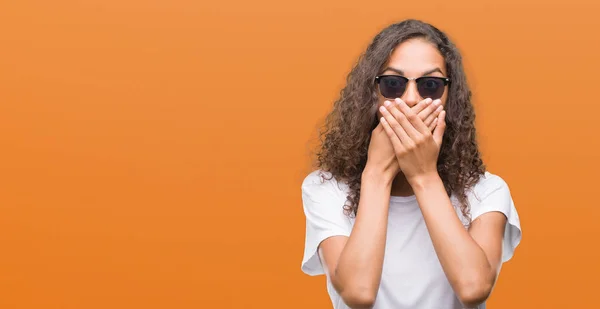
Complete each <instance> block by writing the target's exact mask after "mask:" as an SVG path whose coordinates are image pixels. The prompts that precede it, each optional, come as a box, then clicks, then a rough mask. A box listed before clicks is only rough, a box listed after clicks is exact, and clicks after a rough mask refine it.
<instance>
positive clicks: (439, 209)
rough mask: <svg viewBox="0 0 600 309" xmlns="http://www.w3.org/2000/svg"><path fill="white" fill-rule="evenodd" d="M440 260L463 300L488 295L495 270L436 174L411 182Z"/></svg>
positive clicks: (474, 299) (475, 299)
mask: <svg viewBox="0 0 600 309" xmlns="http://www.w3.org/2000/svg"><path fill="white" fill-rule="evenodd" d="M411 186H412V188H413V191H414V193H415V195H416V197H417V201H418V203H419V206H420V208H421V212H422V213H423V217H424V219H425V223H426V225H427V229H428V231H429V234H430V236H431V240H432V242H433V246H434V248H435V251H436V253H437V256H438V259H439V260H440V263H441V265H442V268H443V269H444V272H445V274H446V276H447V278H448V281H449V282H450V284H451V285H452V287H453V289H454V291H455V292H456V293H457V295H458V296H459V297H461V300H464V299H466V300H467V301H475V302H476V301H477V299H480V298H483V299H485V297H487V295H486V294H489V291H490V290H491V286H492V285H493V281H494V271H493V269H492V267H491V265H490V263H489V261H488V259H487V257H486V255H485V252H484V251H483V249H482V248H481V247H480V246H479V245H478V244H477V242H475V240H474V239H473V238H472V237H471V235H470V234H469V232H468V231H467V229H465V227H464V226H463V224H462V222H461V221H460V219H459V217H458V216H457V213H456V211H455V209H454V207H453V205H452V203H451V201H450V199H449V197H448V195H447V194H446V191H445V189H444V184H443V182H442V180H441V179H440V177H439V175H438V174H437V173H436V174H434V175H431V176H427V177H422V178H419V179H417V180H414V181H413V182H412V183H411Z"/></svg>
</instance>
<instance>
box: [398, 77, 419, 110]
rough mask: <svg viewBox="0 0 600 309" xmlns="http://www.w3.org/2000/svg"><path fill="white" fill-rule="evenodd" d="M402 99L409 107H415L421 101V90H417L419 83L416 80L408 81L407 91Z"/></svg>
mask: <svg viewBox="0 0 600 309" xmlns="http://www.w3.org/2000/svg"><path fill="white" fill-rule="evenodd" d="M401 99H402V101H404V102H405V103H406V105H408V106H409V107H413V106H415V105H417V103H419V100H420V99H421V95H419V91H418V90H417V83H415V81H414V80H411V81H409V82H408V85H406V91H404V94H403V95H402V98H401Z"/></svg>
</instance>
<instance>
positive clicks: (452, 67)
mask: <svg viewBox="0 0 600 309" xmlns="http://www.w3.org/2000/svg"><path fill="white" fill-rule="evenodd" d="M414 38H420V39H424V40H426V41H427V42H430V43H431V44H433V45H434V46H436V47H437V49H438V50H439V52H440V53H441V55H442V56H443V57H444V59H445V62H446V68H447V72H448V77H449V78H450V79H451V81H452V82H451V83H450V85H449V88H448V99H447V101H446V106H445V110H446V131H445V133H444V138H443V141H442V146H441V150H440V155H439V158H438V162H437V168H438V172H439V175H440V177H441V179H442V181H443V182H444V187H445V189H446V192H447V194H448V196H454V197H455V198H456V199H457V200H458V202H459V203H460V207H461V212H462V213H463V215H464V216H467V217H468V216H469V212H470V211H469V203H468V200H467V190H468V189H469V188H470V187H472V186H473V185H474V184H475V183H476V182H477V181H478V180H479V178H480V177H481V175H483V174H484V173H485V166H484V164H483V161H482V159H481V156H480V152H479V149H478V146H477V141H476V132H475V111H474V108H473V105H472V104H471V91H470V90H469V87H468V85H467V81H466V76H465V73H464V71H463V65H462V57H461V55H460V53H459V51H458V49H457V48H456V46H455V45H454V44H453V43H452V42H451V41H450V40H449V39H448V37H447V36H446V34H444V33H443V32H442V31H440V30H438V29H437V28H435V27H434V26H432V25H430V24H428V23H425V22H422V21H418V20H413V19H409V20H405V21H402V22H399V23H395V24H392V25H390V26H388V27H387V28H385V29H383V30H382V31H381V32H380V33H379V34H377V35H376V36H375V37H374V38H373V41H372V42H371V43H370V44H369V46H368V47H367V50H366V51H365V52H364V53H363V54H362V55H361V56H360V57H359V59H358V62H357V63H356V65H355V66H354V67H353V68H352V71H351V72H350V73H349V74H348V76H347V79H346V86H345V87H344V88H343V89H342V90H341V92H340V97H339V98H338V99H337V100H336V101H335V103H334V105H333V110H332V111H331V113H329V114H328V115H327V117H326V119H325V123H324V125H323V127H322V128H321V130H320V131H319V138H320V142H321V145H320V147H319V149H318V150H317V154H316V159H317V162H316V165H317V167H318V168H319V169H320V170H322V171H325V172H329V173H331V176H332V177H335V179H336V180H337V181H342V182H345V183H346V184H347V185H348V187H349V190H350V192H349V195H348V197H347V201H346V205H345V206H344V209H345V210H346V212H347V214H348V215H351V214H353V215H356V212H357V210H358V201H359V199H360V185H361V174H362V171H363V170H364V168H365V165H366V163H367V150H368V147H369V141H370V138H371V132H372V131H373V129H374V128H375V127H376V126H377V124H378V119H377V105H378V96H377V92H376V91H377V87H376V84H375V82H374V79H375V76H377V74H378V73H380V70H382V69H383V66H384V65H385V64H386V62H387V61H388V59H389V57H390V55H391V53H392V51H393V50H394V48H395V47H396V46H398V45H399V44H400V43H402V42H404V41H407V40H409V39H414Z"/></svg>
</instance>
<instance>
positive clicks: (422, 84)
mask: <svg viewBox="0 0 600 309" xmlns="http://www.w3.org/2000/svg"><path fill="white" fill-rule="evenodd" d="M411 80H414V81H415V82H416V83H417V90H418V91H419V95H420V96H421V97H422V98H423V99H427V98H431V99H432V100H435V99H439V98H441V97H442V95H443V94H444V90H445V88H446V85H448V84H449V83H450V79H449V78H447V77H437V76H422V77H416V78H415V77H412V78H408V77H404V76H400V75H379V76H377V77H375V82H376V83H377V84H378V85H379V92H381V95H382V96H383V97H385V98H387V99H395V98H401V97H402V95H403V94H404V91H406V86H407V85H408V81H411Z"/></svg>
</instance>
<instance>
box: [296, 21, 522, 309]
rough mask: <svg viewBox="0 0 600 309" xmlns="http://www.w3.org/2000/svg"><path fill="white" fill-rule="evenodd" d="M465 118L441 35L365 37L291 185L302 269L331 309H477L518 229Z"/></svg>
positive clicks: (396, 31) (456, 73)
mask: <svg viewBox="0 0 600 309" xmlns="http://www.w3.org/2000/svg"><path fill="white" fill-rule="evenodd" d="M474 120H475V114H474V110H473V106H472V104H471V92H470V90H469V87H468V86H467V82H466V77H465V73H464V71H463V66H462V60H461V56H460V54H459V51H458V50H457V48H456V47H455V45H454V44H453V43H452V42H450V40H449V39H448V37H447V36H446V35H445V34H444V33H443V32H441V31H440V30H438V29H437V28H435V27H433V26H431V25H429V24H427V23H424V22H421V21H417V20H406V21H403V22H400V23H397V24H393V25H391V26H389V27H387V28H386V29H384V30H383V31H381V32H380V33H379V34H378V35H377V36H375V38H374V39H373V41H372V42H371V44H370V45H369V46H368V47H367V50H366V52H365V53H364V55H362V56H361V57H360V59H359V61H358V63H357V64H356V66H355V67H354V68H353V70H352V71H351V73H350V74H349V76H348V79H347V85H346V87H345V88H344V89H343V91H342V92H341V96H340V98H339V99H338V100H337V101H336V102H335V104H334V107H333V111H332V112H331V113H330V114H329V115H328V117H327V120H326V124H325V127H324V128H325V130H323V131H322V132H321V137H322V145H321V148H320V149H319V151H318V154H317V166H318V169H316V170H315V171H313V172H312V173H310V174H309V175H308V176H307V177H306V178H305V179H304V182H303V183H302V200H303V206H304V213H305V215H306V242H305V251H304V258H303V260H302V270H303V271H304V272H305V273H307V274H309V275H320V274H326V275H327V291H328V293H329V296H330V298H331V301H332V303H333V307H334V308H335V309H343V308H376V309H404V308H436V309H454V308H483V307H484V306H485V300H486V299H487V298H488V297H489V295H490V293H491V291H492V288H493V287H494V284H495V282H496V280H497V278H498V274H499V272H500V267H501V265H502V263H504V262H506V261H508V260H509V259H510V258H511V257H512V256H513V253H514V250H515V248H516V247H517V245H518V244H519V242H520V240H521V227H520V223H519V216H518V214H517V211H516V209H515V207H514V204H513V200H512V197H511V194H510V191H509V188H508V186H507V184H506V183H505V182H504V181H503V179H502V178H500V177H499V176H497V175H495V174H492V173H490V172H488V171H486V169H485V166H484V164H483V162H482V160H481V156H480V153H479V150H478V146H477V141H476V132H475V127H474Z"/></svg>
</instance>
